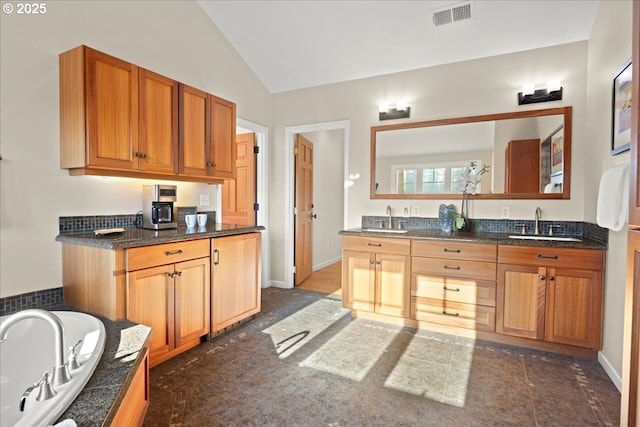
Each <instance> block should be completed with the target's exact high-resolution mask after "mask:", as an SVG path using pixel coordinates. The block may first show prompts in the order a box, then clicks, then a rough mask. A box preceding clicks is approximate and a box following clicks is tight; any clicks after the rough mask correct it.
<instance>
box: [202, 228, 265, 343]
mask: <svg viewBox="0 0 640 427" xmlns="http://www.w3.org/2000/svg"><path fill="white" fill-rule="evenodd" d="M261 241H262V235H261V234H260V233H247V234H240V235H237V236H229V237H219V238H213V239H211V271H212V275H213V278H212V281H211V332H217V331H220V330H221V329H224V328H226V327H228V326H230V325H232V324H234V323H236V322H239V321H241V320H243V319H246V318H247V317H249V316H252V315H254V314H256V313H258V312H259V311H260V251H261Z"/></svg>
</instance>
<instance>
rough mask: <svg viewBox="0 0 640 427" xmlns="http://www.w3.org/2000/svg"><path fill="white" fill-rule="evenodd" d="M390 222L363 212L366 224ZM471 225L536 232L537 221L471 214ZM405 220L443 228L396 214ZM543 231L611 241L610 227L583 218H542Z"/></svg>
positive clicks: (409, 225) (408, 224)
mask: <svg viewBox="0 0 640 427" xmlns="http://www.w3.org/2000/svg"><path fill="white" fill-rule="evenodd" d="M381 220H382V221H383V224H385V226H386V224H387V222H388V221H389V217H387V216H363V217H362V228H379V227H380V221H381ZM470 221H471V228H472V230H473V231H477V232H484V233H509V234H519V233H520V232H521V231H522V226H523V225H524V226H525V229H526V230H527V233H533V230H534V227H535V222H534V221H533V220H521V219H520V220H518V219H480V218H471V219H470ZM398 222H402V227H403V228H405V229H407V230H435V229H439V228H440V223H439V220H438V218H423V217H393V226H394V227H396V224H398ZM539 225H540V234H548V233H549V227H550V226H551V225H553V226H554V227H555V228H554V230H553V232H554V234H556V235H564V236H576V237H577V236H582V237H586V238H589V239H592V240H596V241H598V242H602V243H608V241H609V230H607V229H606V228H602V227H599V226H597V225H596V224H592V223H588V222H581V221H540V224H539Z"/></svg>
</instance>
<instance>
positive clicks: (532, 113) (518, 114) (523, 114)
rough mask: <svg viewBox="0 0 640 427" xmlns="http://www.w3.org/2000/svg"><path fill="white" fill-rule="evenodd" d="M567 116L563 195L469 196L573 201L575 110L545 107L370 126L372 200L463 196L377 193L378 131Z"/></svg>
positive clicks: (513, 194) (457, 196)
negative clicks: (573, 122) (572, 163)
mask: <svg viewBox="0 0 640 427" xmlns="http://www.w3.org/2000/svg"><path fill="white" fill-rule="evenodd" d="M552 115H563V116H564V174H565V176H564V180H563V185H562V193H481V194H476V195H471V194H470V195H469V198H470V199H570V198H571V134H572V115H573V109H572V107H571V106H568V107H557V108H546V109H542V110H526V111H514V112H510V113H497V114H484V115H480V116H467V117H454V118H449V119H437V120H427V121H420V122H412V123H399V124H393V125H383V126H372V127H371V165H370V176H369V178H370V183H369V198H370V199H447V200H448V199H462V194H461V193H460V194H457V193H438V194H391V193H387V194H384V193H376V191H375V180H376V179H375V177H376V134H377V133H378V132H384V131H390V130H401V129H412V128H420V127H430V126H442V125H453V124H459V123H474V122H486V121H490V120H507V119H523V118H530V117H540V116H552Z"/></svg>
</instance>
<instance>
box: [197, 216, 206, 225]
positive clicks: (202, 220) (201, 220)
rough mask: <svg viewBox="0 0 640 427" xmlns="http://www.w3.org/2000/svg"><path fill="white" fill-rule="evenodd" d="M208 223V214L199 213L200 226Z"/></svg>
mask: <svg viewBox="0 0 640 427" xmlns="http://www.w3.org/2000/svg"><path fill="white" fill-rule="evenodd" d="M205 225H207V214H198V227H204V226H205Z"/></svg>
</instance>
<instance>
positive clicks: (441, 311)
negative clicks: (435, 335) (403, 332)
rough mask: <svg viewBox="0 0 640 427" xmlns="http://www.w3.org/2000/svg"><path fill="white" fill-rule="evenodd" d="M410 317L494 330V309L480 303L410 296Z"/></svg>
mask: <svg viewBox="0 0 640 427" xmlns="http://www.w3.org/2000/svg"><path fill="white" fill-rule="evenodd" d="M411 317H412V318H413V319H415V320H422V321H425V322H432V323H440V324H442V325H449V326H457V327H461V328H467V329H477V330H482V331H489V332H494V331H495V329H496V310H495V308H493V307H485V306H482V305H474V304H463V303H458V302H450V301H443V300H436V299H430V298H418V297H414V298H411Z"/></svg>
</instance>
